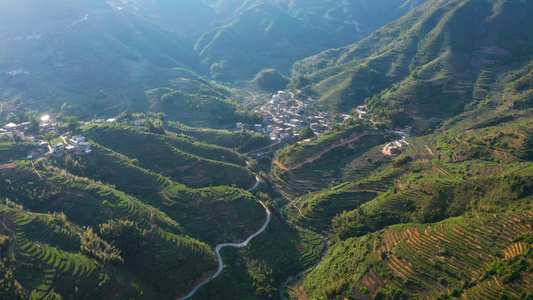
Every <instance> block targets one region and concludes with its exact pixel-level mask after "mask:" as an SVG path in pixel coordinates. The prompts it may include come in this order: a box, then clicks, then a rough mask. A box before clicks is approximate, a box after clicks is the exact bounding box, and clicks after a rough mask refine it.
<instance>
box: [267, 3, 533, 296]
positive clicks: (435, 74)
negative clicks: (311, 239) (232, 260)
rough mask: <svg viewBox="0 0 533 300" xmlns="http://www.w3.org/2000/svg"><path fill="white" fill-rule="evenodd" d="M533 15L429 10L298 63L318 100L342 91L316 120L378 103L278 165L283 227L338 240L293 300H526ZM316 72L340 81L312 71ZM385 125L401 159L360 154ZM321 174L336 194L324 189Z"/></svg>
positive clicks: (381, 151)
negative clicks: (333, 110)
mask: <svg viewBox="0 0 533 300" xmlns="http://www.w3.org/2000/svg"><path fill="white" fill-rule="evenodd" d="M532 8H533V7H532V6H531V4H530V3H527V2H514V1H470V0H462V1H438V0H436V1H428V2H427V3H425V4H423V5H421V6H420V7H418V8H416V9H415V10H413V11H412V12H411V13H409V14H408V15H406V16H405V17H403V18H401V19H399V20H398V21H396V22H393V23H392V24H390V25H387V26H385V27H384V28H382V29H380V30H378V31H376V33H374V34H373V35H372V36H371V37H369V38H368V39H366V40H364V41H362V42H360V43H357V44H355V45H353V46H350V47H346V48H341V49H336V50H331V51H329V52H324V53H322V54H320V55H318V56H316V57H312V58H308V59H306V60H304V61H302V63H301V65H299V67H301V68H302V69H300V70H307V71H309V73H301V74H306V75H305V76H309V77H308V78H309V80H311V81H312V82H313V80H316V81H315V82H316V83H315V84H312V85H310V90H314V91H315V92H319V91H320V89H321V88H322V89H323V90H322V91H326V90H327V87H328V86H329V87H333V86H334V83H335V82H336V84H337V90H336V91H333V90H331V91H330V92H331V93H330V94H323V95H324V96H323V98H322V99H321V100H320V101H322V103H320V102H319V104H318V105H319V107H320V106H322V105H331V104H335V105H339V106H337V109H341V108H342V109H346V107H353V106H354V105H358V104H363V103H364V102H363V101H364V99H365V97H366V98H368V97H370V99H368V100H367V105H368V108H369V110H368V114H367V115H365V116H362V117H361V118H359V119H354V120H351V121H346V122H345V123H343V124H342V126H339V127H337V128H335V130H333V131H332V132H331V133H330V134H329V135H327V136H324V138H323V139H322V140H321V139H317V140H314V141H310V142H308V143H303V144H301V145H295V146H292V148H287V149H286V150H282V151H280V152H278V154H277V157H276V159H277V162H276V164H277V165H276V166H275V167H274V168H273V170H272V173H271V174H272V175H273V177H274V178H276V183H277V185H278V186H279V187H280V188H281V189H282V190H283V191H285V192H287V193H292V195H294V201H293V202H292V203H291V205H288V206H287V208H286V215H287V216H288V217H289V218H290V219H291V221H292V222H295V223H296V224H298V225H300V226H302V227H305V228H311V229H313V230H315V231H318V232H321V233H322V234H324V235H329V236H330V237H331V239H332V240H333V242H332V247H331V249H330V251H329V252H328V254H327V255H326V257H325V259H324V261H323V263H321V264H320V265H319V266H318V267H317V268H315V269H314V270H313V271H312V272H310V273H309V274H308V275H304V276H303V278H302V279H301V280H299V281H298V282H296V283H295V284H294V285H292V286H291V287H290V288H289V289H288V295H289V296H290V297H292V298H295V299H300V298H303V299H314V298H316V299H320V298H326V299H335V298H346V299H419V298H430V299H451V298H456V297H463V298H468V299H470V298H476V297H478V298H480V299H498V298H500V299H501V298H506V297H507V298H516V299H522V298H528V297H531V295H532V294H533V290H531V283H530V278H531V276H532V270H531V264H532V262H533V261H532V257H531V249H530V247H531V246H532V244H531V239H530V236H531V234H533V229H532V227H531V222H532V220H533V219H532V217H531V211H532V206H531V203H532V202H531V200H532V199H533V188H532V185H531V183H530V182H531V174H532V173H531V170H532V168H533V164H532V159H533V156H532V155H531V143H532V141H533V123H532V122H531V120H532V108H533V106H532V105H533V98H532V97H531V93H532V91H533V90H532V88H533V85H532V84H531V78H532V77H531V66H532V62H533V61H532V57H531V55H530V54H529V53H526V52H525V48H523V47H524V45H526V44H528V43H530V42H531V41H532V39H531V31H530V28H529V27H527V28H526V27H523V24H524V22H526V23H527V22H530V20H529V19H530V18H529V17H528V14H529V13H530V12H531V9H532ZM430 25H431V26H430ZM506 32H508V33H506ZM321 59H322V60H327V59H331V60H330V61H329V62H330V63H331V68H329V69H328V68H319V67H317V64H318V63H319V62H318V60H321ZM402 62H403V63H402ZM394 65H396V66H398V67H397V68H396V69H394V67H393V69H389V67H391V66H394ZM394 70H396V72H394ZM402 70H403V71H402ZM365 72H366V73H365ZM402 72H404V73H402ZM402 74H405V75H402ZM328 76H331V77H328ZM343 78H344V79H343ZM394 78H396V79H394ZM393 79H394V80H397V81H394V80H393ZM328 80H329V81H328ZM342 80H346V82H345V83H346V85H344V86H343V85H340V84H339V82H342ZM372 82H373V85H372ZM350 88H351V89H350ZM348 91H350V92H351V93H352V94H347V93H348ZM363 93H366V96H364V97H363ZM342 95H344V96H345V97H344V98H343V97H341V96H342ZM335 97H337V98H335ZM358 97H360V98H358ZM343 101H344V102H343ZM359 101H361V102H359ZM326 103H327V104H326ZM341 104H342V105H346V107H345V106H342V105H341ZM453 105H455V107H453ZM394 110H396V111H394ZM402 117H403V119H402ZM407 117H410V118H407ZM430 117H433V118H435V119H438V120H432V121H429V120H427V119H429V118H430ZM369 120H374V122H375V123H372V124H371V122H370V121H369ZM402 120H403V122H405V123H403V124H411V125H413V127H412V130H413V131H412V132H409V131H410V130H409V129H410V128H406V129H403V128H400V127H399V126H400V125H402V122H401V121H402ZM379 121H384V122H391V123H392V124H391V125H396V126H397V128H396V129H395V130H394V131H388V132H386V133H383V132H382V134H383V138H384V140H385V141H386V140H387V139H391V140H396V144H397V145H398V144H399V145H402V146H399V147H397V148H395V151H394V152H387V151H386V149H387V146H391V145H392V143H383V141H381V142H378V143H377V144H373V145H372V144H368V141H366V145H368V146H369V148H368V149H363V151H361V152H360V153H354V152H355V151H354V150H356V151H357V150H358V148H356V147H357V146H359V147H361V146H364V145H365V143H361V144H355V142H354V141H353V140H351V141H350V138H348V137H349V136H350V133H352V132H353V131H354V128H357V127H359V128H360V129H359V130H358V131H355V132H356V134H358V135H359V136H360V138H361V137H362V136H363V135H364V134H365V133H366V134H368V132H371V131H369V129H368V128H367V129H366V130H365V131H362V128H364V127H363V126H375V127H378V128H386V126H384V125H385V124H384V123H379ZM429 123H431V124H429ZM427 129H431V130H427ZM376 133H378V132H377V131H376ZM390 134H392V136H390ZM395 134H401V135H403V137H401V136H394V135H395ZM379 143H382V144H380V145H378V144H379ZM353 144H355V145H353ZM354 146H355V147H354ZM343 154H344V156H341V157H342V158H339V156H340V155H343ZM321 173H324V174H325V175H327V177H325V178H327V180H328V182H326V183H321V184H318V182H319V175H321ZM311 177H313V178H314V180H309V178H311ZM307 182H314V185H313V186H311V185H309V184H306V183H307ZM332 185H333V186H332ZM328 186H329V187H328ZM315 187H318V189H317V188H315Z"/></svg>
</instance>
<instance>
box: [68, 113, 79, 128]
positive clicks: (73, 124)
mask: <svg viewBox="0 0 533 300" xmlns="http://www.w3.org/2000/svg"><path fill="white" fill-rule="evenodd" d="M67 124H68V130H69V131H74V130H76V128H77V127H78V126H79V125H80V122H79V121H78V118H77V117H75V116H72V117H68V118H67Z"/></svg>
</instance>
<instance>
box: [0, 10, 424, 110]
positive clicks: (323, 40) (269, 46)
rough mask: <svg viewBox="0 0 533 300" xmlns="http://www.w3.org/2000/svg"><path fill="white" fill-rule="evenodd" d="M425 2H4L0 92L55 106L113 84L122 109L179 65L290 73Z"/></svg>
mask: <svg viewBox="0 0 533 300" xmlns="http://www.w3.org/2000/svg"><path fill="white" fill-rule="evenodd" d="M419 2H421V1H405V0H386V1H385V0H383V1H377V2H376V1H366V0H360V1H355V2H354V3H351V4H350V3H348V2H344V1H333V2H330V1H325V0H323V1H313V2H307V1H244V0H243V1H227V0H224V1H217V2H216V3H215V2H214V1H206V2H202V1H194V0H189V1H163V0H137V1H96V0H92V1H83V2H80V1H45V2H43V1H30V0H25V1H18V2H16V3H15V2H9V1H4V2H2V3H0V41H1V45H2V46H1V47H0V92H1V93H2V94H7V95H9V96H10V97H11V98H13V97H16V96H24V97H23V98H24V99H25V100H28V101H32V102H30V103H31V105H32V106H34V107H35V108H39V109H47V108H49V107H52V108H54V109H55V110H57V109H59V107H60V106H61V105H62V104H63V103H64V102H69V103H70V104H74V106H81V105H84V104H83V103H84V102H86V101H89V100H91V101H92V100H94V97H95V94H96V93H97V92H98V91H100V90H106V91H107V92H111V93H112V94H116V95H117V97H116V98H117V99H115V100H113V101H111V105H108V106H107V107H106V108H107V109H108V111H112V112H120V111H123V110H124V109H125V108H128V107H132V106H134V105H135V106H137V105H138V104H139V101H141V100H142V99H141V100H139V97H140V98H144V97H143V96H142V95H143V94H144V92H145V91H146V90H149V89H152V88H157V87H162V86H165V84H167V83H168V81H169V80H171V79H175V73H174V72H172V69H174V68H182V69H187V70H191V71H194V72H196V73H200V74H206V75H208V76H213V78H216V79H223V80H228V81H233V80H236V79H252V78H253V76H254V75H255V74H256V73H257V72H259V71H260V70H261V69H263V68H272V67H273V68H277V69H279V70H281V71H282V72H285V73H288V71H289V69H290V67H291V66H292V64H293V63H294V62H295V61H296V60H298V59H302V58H304V57H306V56H309V55H312V54H315V53H318V52H320V51H323V50H325V49H329V48H331V47H338V46H343V45H348V44H350V43H353V42H355V41H357V40H359V39H360V38H362V37H365V36H367V35H368V34H370V32H372V31H373V30H374V29H376V28H378V27H380V26H382V25H384V24H386V23H388V22H389V21H392V20H394V19H395V18H397V17H399V16H401V15H402V14H404V13H406V12H407V11H408V10H409V9H411V8H413V7H414V6H415V5H416V4H418V3H419ZM135 101H137V102H135ZM143 101H144V100H142V101H141V102H143ZM134 103H135V104H134ZM144 103H145V105H144V106H143V107H145V108H146V107H147V106H146V103H147V101H144Z"/></svg>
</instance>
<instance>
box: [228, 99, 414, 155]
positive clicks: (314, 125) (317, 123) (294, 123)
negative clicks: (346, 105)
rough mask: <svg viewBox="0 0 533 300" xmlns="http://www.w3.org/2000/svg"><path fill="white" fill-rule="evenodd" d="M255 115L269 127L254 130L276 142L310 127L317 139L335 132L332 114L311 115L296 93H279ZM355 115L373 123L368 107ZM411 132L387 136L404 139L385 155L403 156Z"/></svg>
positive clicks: (291, 138) (341, 118) (396, 131)
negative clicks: (327, 131)
mask: <svg viewBox="0 0 533 300" xmlns="http://www.w3.org/2000/svg"><path fill="white" fill-rule="evenodd" d="M287 94H290V96H288V95H287ZM256 112H257V113H259V114H261V115H262V116H263V118H264V119H265V121H266V123H267V124H268V125H267V126H266V127H265V126H263V124H255V125H254V128H253V129H254V131H256V132H261V133H265V134H268V135H269V136H270V139H271V140H273V141H287V142H291V141H295V140H299V135H300V132H301V131H302V130H303V129H304V128H305V127H309V128H311V130H312V131H313V133H314V134H315V135H316V136H317V137H321V136H322V135H323V133H324V132H325V131H326V130H330V129H332V127H333V124H334V123H333V122H332V121H331V119H330V118H331V116H330V114H329V113H326V112H318V113H311V112H310V110H309V109H308V108H307V104H306V103H304V102H303V101H302V100H297V99H296V98H295V97H294V93H293V92H288V93H286V92H284V91H278V93H277V94H275V95H272V97H271V99H270V100H269V101H268V102H267V103H266V104H265V105H263V106H261V108H260V109H259V110H257V111H256ZM355 112H356V113H357V114H358V118H359V119H367V120H369V121H370V122H372V123H374V122H373V121H372V120H371V118H370V116H369V114H368V111H367V106H366V105H361V106H358V107H357V108H356V109H355ZM352 118H353V116H352V115H351V114H341V115H340V116H336V117H335V120H336V121H341V122H342V121H347V120H351V119H352ZM243 126H244V124H243V123H241V122H239V123H237V129H243ZM411 130H412V128H411V127H410V126H406V127H405V128H394V129H393V130H389V131H388V133H391V134H393V135H396V136H400V137H401V139H399V140H395V141H394V142H391V143H389V144H387V145H386V146H385V147H384V148H383V149H382V152H383V154H385V155H389V156H392V155H397V154H399V153H401V149H402V148H404V147H407V146H409V143H408V142H407V141H406V138H408V137H409V136H410V135H411Z"/></svg>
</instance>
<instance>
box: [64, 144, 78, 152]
mask: <svg viewBox="0 0 533 300" xmlns="http://www.w3.org/2000/svg"><path fill="white" fill-rule="evenodd" d="M65 150H67V152H69V153H72V152H74V151H76V146H72V145H68V146H66V147H65Z"/></svg>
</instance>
